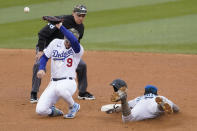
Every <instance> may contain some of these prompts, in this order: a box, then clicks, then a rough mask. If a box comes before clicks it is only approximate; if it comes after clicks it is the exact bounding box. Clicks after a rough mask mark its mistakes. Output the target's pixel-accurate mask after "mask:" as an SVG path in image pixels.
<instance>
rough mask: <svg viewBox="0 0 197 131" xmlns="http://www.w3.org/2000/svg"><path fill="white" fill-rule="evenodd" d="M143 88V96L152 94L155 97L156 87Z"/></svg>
mask: <svg viewBox="0 0 197 131" xmlns="http://www.w3.org/2000/svg"><path fill="white" fill-rule="evenodd" d="M144 88H145V92H144V94H149V93H152V94H155V95H157V87H156V86H154V85H147V86H145V87H144Z"/></svg>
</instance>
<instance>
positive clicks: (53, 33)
mask: <svg viewBox="0 0 197 131" xmlns="http://www.w3.org/2000/svg"><path fill="white" fill-rule="evenodd" d="M57 17H61V18H63V19H64V22H63V25H64V26H65V27H66V28H67V29H70V28H75V29H76V30H77V31H78V32H79V41H80V39H81V38H82V37H83V33H84V25H83V24H76V22H75V20H74V16H72V15H62V16H57ZM38 37H39V39H38V44H37V47H39V51H43V50H44V48H46V47H47V46H48V45H49V43H50V42H51V41H52V40H53V39H55V38H59V39H64V35H63V34H62V33H61V31H60V30H59V29H57V28H56V27H55V25H52V24H50V23H48V24H47V25H46V26H45V27H43V28H42V29H41V30H40V32H39V33H38Z"/></svg>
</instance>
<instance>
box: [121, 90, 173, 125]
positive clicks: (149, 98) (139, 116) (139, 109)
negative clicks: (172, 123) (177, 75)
mask: <svg viewBox="0 0 197 131" xmlns="http://www.w3.org/2000/svg"><path fill="white" fill-rule="evenodd" d="M156 97H157V95H154V94H151V93H150V94H147V95H143V96H140V97H137V98H135V99H133V100H130V101H129V102H128V103H129V106H130V107H132V109H131V114H130V115H129V116H127V117H124V116H122V119H123V121H139V120H144V119H149V118H155V117H157V116H158V115H160V114H161V113H163V111H161V110H159V109H158V104H157V103H156V102H155V98H156ZM159 97H162V99H163V100H164V101H166V102H167V103H168V104H170V105H171V106H173V102H172V101H170V100H168V99H167V98H166V97H164V96H159Z"/></svg>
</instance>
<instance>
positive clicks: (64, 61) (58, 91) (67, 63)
mask: <svg viewBox="0 0 197 131" xmlns="http://www.w3.org/2000/svg"><path fill="white" fill-rule="evenodd" d="M83 52H84V50H83V47H82V46H81V45H80V52H79V53H75V52H74V50H73V49H72V47H70V48H69V49H66V47H65V45H64V40H62V39H54V40H53V41H52V42H51V43H50V44H49V45H48V47H47V48H46V49H45V50H44V54H45V55H46V57H48V58H51V77H52V78H65V77H66V78H68V77H73V78H76V68H77V66H78V63H79V61H80V58H81V56H82V55H83ZM76 89H77V84H76V81H75V80H74V79H62V80H58V81H53V80H52V81H50V83H49V84H48V86H47V88H46V89H45V90H44V92H43V93H42V95H41V96H40V99H39V101H38V103H37V106H36V112H37V113H38V114H40V115H46V116H47V115H49V114H51V113H52V110H51V107H52V106H53V105H54V104H55V103H56V102H57V101H58V100H59V98H60V97H61V98H63V99H64V100H65V101H66V102H67V103H68V105H69V107H71V106H72V105H73V104H74V100H73V98H72V95H73V94H74V93H75V91H76Z"/></svg>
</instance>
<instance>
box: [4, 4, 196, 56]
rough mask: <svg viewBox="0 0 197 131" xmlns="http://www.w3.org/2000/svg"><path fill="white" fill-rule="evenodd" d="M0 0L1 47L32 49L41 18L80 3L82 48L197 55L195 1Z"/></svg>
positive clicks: (41, 23)
mask: <svg viewBox="0 0 197 131" xmlns="http://www.w3.org/2000/svg"><path fill="white" fill-rule="evenodd" d="M0 2H1V3H2V4H1V5H0V17H1V21H0V29H1V30H0V48H30V49H31V48H35V45H36V44H37V40H38V38H37V33H38V31H39V30H40V29H41V28H42V27H43V26H44V25H45V24H46V23H45V22H43V21H42V20H41V16H43V15H61V14H70V13H71V10H72V7H73V5H75V4H77V3H84V4H85V5H87V7H88V15H87V18H86V20H85V22H84V24H85V27H86V29H85V35H84V38H83V40H82V41H81V43H82V44H83V46H84V47H85V49H86V50H107V51H110V50H115V51H135V52H162V53H188V54H197V37H196V36H197V31H196V30H197V24H196V21H197V8H196V5H197V1H196V0H148V1H147V0H124V2H123V1H119V0H107V1H106V0H100V1H99V2H98V1H96V0H81V1H68V0H33V1H26V0H19V1H13V0H8V1H2V0H0ZM27 5H29V7H30V13H28V14H25V13H23V8H24V6H27ZM13 12H15V14H16V15H14V13H13ZM47 13H48V14H47ZM13 15H14V16H13ZM8 16H9V17H8Z"/></svg>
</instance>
